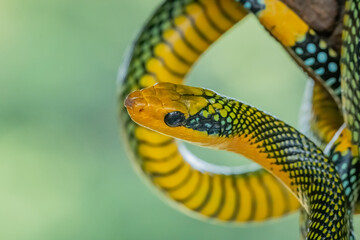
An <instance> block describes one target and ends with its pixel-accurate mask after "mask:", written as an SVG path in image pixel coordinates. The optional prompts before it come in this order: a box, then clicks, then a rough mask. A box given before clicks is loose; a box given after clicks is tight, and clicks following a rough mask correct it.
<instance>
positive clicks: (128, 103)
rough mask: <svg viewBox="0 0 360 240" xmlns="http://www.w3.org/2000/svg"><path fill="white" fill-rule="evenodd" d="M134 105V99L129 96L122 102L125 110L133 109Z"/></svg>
mask: <svg viewBox="0 0 360 240" xmlns="http://www.w3.org/2000/svg"><path fill="white" fill-rule="evenodd" d="M134 104H135V101H134V99H133V98H131V97H129V96H128V97H127V98H126V99H125V101H124V105H125V107H126V108H133V106H134Z"/></svg>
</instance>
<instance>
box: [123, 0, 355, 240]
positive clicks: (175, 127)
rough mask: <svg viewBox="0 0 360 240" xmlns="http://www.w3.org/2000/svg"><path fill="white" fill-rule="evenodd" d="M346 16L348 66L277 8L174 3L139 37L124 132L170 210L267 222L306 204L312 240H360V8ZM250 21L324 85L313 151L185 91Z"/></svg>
mask: <svg viewBox="0 0 360 240" xmlns="http://www.w3.org/2000/svg"><path fill="white" fill-rule="evenodd" d="M345 9H346V11H347V12H346V14H345V16H344V22H345V24H344V25H345V27H344V36H343V47H342V53H341V56H339V54H338V53H337V52H336V51H335V50H333V49H332V48H331V47H329V46H328V45H327V43H326V41H325V40H324V39H322V38H321V37H319V36H318V34H317V33H316V32H315V31H314V30H312V29H311V28H310V27H309V26H308V25H307V24H306V23H305V22H304V21H303V20H302V19H301V18H299V17H298V16H297V15H296V14H295V13H294V12H293V11H292V10H290V9H289V8H288V7H287V6H286V5H285V4H283V3H282V2H280V1H277V0H263V1H262V0H253V1H251V0H248V1H246V0H244V1H242V0H241V1H238V2H236V1H233V0H222V1H220V0H167V1H165V2H164V3H163V4H162V5H160V6H159V8H158V9H157V10H156V11H155V13H154V14H153V16H152V17H151V18H150V20H149V21H148V22H147V24H146V25H145V27H144V28H143V29H142V31H141V33H140V34H139V35H138V37H137V40H136V41H135V42H134V45H133V47H132V50H131V52H130V54H129V55H128V56H129V57H128V58H127V60H126V61H125V63H124V64H123V68H122V70H121V73H120V75H119V79H120V81H119V86H120V88H119V94H118V95H119V103H120V104H119V106H120V111H119V112H120V119H121V123H122V129H123V131H122V132H123V135H124V138H125V141H126V142H127V146H128V148H129V153H130V154H131V155H132V159H133V163H134V166H135V168H136V169H137V170H138V171H139V172H140V173H141V174H142V175H143V176H145V178H144V179H145V180H146V181H147V182H149V183H150V184H151V185H153V186H155V187H156V188H157V189H159V190H160V192H162V194H163V196H164V197H165V198H166V199H167V200H168V201H169V202H172V203H175V204H174V205H176V206H177V207H179V208H181V209H182V210H183V211H185V212H187V213H189V214H191V215H195V216H197V217H206V218H212V219H216V220H219V221H225V222H249V221H263V220H267V219H271V218H276V217H281V216H284V215H285V214H289V213H291V212H294V211H297V210H298V209H299V208H300V206H302V208H303V211H302V215H304V220H303V221H302V228H303V229H304V231H303V232H304V233H303V234H304V236H305V237H306V238H307V239H354V235H353V233H352V214H353V212H354V209H355V208H356V203H357V198H358V178H357V176H358V174H357V173H358V169H359V168H358V146H359V136H358V133H359V117H358V115H359V112H360V111H358V107H359V104H357V103H358V100H359V96H360V94H359V90H358V89H359V87H358V73H357V72H356V71H355V70H356V67H357V61H358V59H357V56H358V52H356V51H358V46H357V44H358V43H357V42H358V36H357V32H358V31H356V30H357V29H358V28H359V27H358V20H357V17H356V16H357V14H358V3H357V1H355V0H348V1H347V2H346V7H345ZM248 13H253V14H255V15H256V17H258V19H259V21H260V23H261V24H262V25H263V26H264V27H265V29H267V30H268V31H269V32H270V34H271V35H272V36H273V37H274V38H275V39H276V40H278V41H279V42H280V44H281V45H282V46H283V47H284V49H285V50H286V51H287V52H288V53H289V54H290V56H291V57H292V58H293V59H294V60H295V62H296V63H297V64H298V65H299V66H300V67H301V68H303V69H304V71H305V72H306V73H307V74H308V75H309V76H310V77H311V78H312V79H314V80H315V82H314V83H313V84H312V85H311V86H309V87H308V89H309V90H308V92H310V93H311V94H310V95H311V96H309V97H308V98H307V99H305V101H304V102H305V103H306V104H307V105H308V106H310V107H308V113H309V114H308V115H309V116H310V117H309V118H308V119H307V121H308V124H306V125H307V126H308V129H307V131H308V132H310V133H311V134H313V135H314V136H313V137H312V139H313V140H314V141H311V140H310V138H308V137H306V136H305V135H304V134H302V133H300V132H299V131H297V130H296V129H295V128H293V127H291V126H289V125H288V124H286V123H284V122H283V121H281V120H279V119H277V118H275V117H273V116H272V115H270V114H267V113H265V112H263V111H261V110H259V109H257V108H255V107H253V106H251V105H249V104H246V103H243V102H241V101H238V100H235V99H232V98H228V97H225V96H222V95H220V94H217V93H215V92H214V91H211V90H208V89H201V88H194V87H189V86H184V85H180V84H182V82H183V80H184V78H185V77H186V75H187V74H188V73H189V71H190V70H191V67H192V66H193V65H194V64H195V62H196V61H197V60H198V58H199V57H200V56H201V55H202V54H203V52H205V51H206V50H207V49H208V48H209V47H210V46H211V44H213V42H215V41H216V40H217V39H218V38H220V37H221V36H222V35H223V34H224V33H225V32H226V31H228V30H229V29H230V28H231V27H232V26H233V25H235V24H236V23H237V22H239V21H240V20H241V19H243V18H244V17H245V16H246V15H247V14H248ZM353 29H355V30H353ZM354 69H355V70H354ZM157 82H160V83H159V84H156V83H157ZM154 84H156V85H154ZM124 101H125V106H126V107H124V105H123V102H124ZM314 116H315V117H314ZM329 116H331V117H332V118H329ZM330 119H334V121H333V120H331V121H330ZM344 124H345V125H344ZM174 138H178V139H182V140H186V141H188V142H191V143H195V144H197V145H202V146H206V147H212V148H216V149H223V150H228V151H232V152H236V153H239V154H242V155H244V156H246V157H248V158H249V159H251V160H253V161H255V162H256V163H258V164H259V165H261V166H262V167H260V166H259V165H250V166H239V167H225V166H218V165H214V164H210V163H207V162H206V161H204V160H201V159H199V158H197V157H196V156H194V155H193V154H191V152H189V151H188V150H187V149H186V148H185V147H184V146H183V145H181V144H179V143H178V142H177V141H175V139H174ZM315 142H317V143H315ZM323 150H324V152H325V153H324V152H323Z"/></svg>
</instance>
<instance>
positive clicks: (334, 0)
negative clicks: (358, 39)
mask: <svg viewBox="0 0 360 240" xmlns="http://www.w3.org/2000/svg"><path fill="white" fill-rule="evenodd" d="M282 1H283V2H284V3H285V4H287V5H288V6H289V7H290V8H292V9H293V10H294V11H295V12H296V13H297V14H298V15H299V16H300V17H301V18H302V19H303V20H304V21H305V22H307V23H308V24H309V25H310V26H311V28H313V29H314V30H315V31H316V32H318V33H319V34H320V35H321V36H322V37H324V38H325V39H326V40H327V41H328V43H329V45H330V46H332V47H333V48H335V49H336V50H338V51H339V49H340V44H341V31H342V18H343V12H344V0H282Z"/></svg>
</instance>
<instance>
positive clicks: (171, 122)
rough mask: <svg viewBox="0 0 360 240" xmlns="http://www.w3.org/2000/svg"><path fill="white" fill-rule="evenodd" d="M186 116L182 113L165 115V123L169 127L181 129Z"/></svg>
mask: <svg viewBox="0 0 360 240" xmlns="http://www.w3.org/2000/svg"><path fill="white" fill-rule="evenodd" d="M184 120H185V115H184V114H183V113H182V112H178V111H176V112H169V113H168V114H166V115H165V118H164V121H165V123H166V125H168V126H169V127H179V126H181V125H182V124H183V122H184Z"/></svg>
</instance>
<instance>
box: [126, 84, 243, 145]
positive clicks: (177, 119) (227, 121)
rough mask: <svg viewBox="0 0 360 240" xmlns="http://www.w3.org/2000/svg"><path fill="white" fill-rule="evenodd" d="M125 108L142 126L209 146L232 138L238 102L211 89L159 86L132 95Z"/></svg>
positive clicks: (129, 96)
mask: <svg viewBox="0 0 360 240" xmlns="http://www.w3.org/2000/svg"><path fill="white" fill-rule="evenodd" d="M125 107H126V108H127V111H128V113H129V115H130V117H131V118H132V119H133V121H135V122H136V123H138V124H139V125H141V126H144V127H146V128H149V129H152V130H154V131H157V132H160V133H162V134H165V135H169V136H172V137H175V138H180V139H183V140H186V141H190V142H193V143H197V144H200V145H205V146H209V145H215V144H216V145H219V141H220V142H221V139H223V138H224V137H231V136H232V134H233V133H234V130H236V129H235V127H234V125H233V123H234V121H235V118H236V114H235V112H237V111H238V109H239V103H238V102H237V101H235V100H232V99H228V98H226V97H223V96H220V95H219V94H217V93H215V92H213V91H211V90H208V89H202V88H196V87H190V86H185V85H176V84H171V83H158V84H156V85H154V86H152V87H149V88H145V89H142V90H137V91H135V92H132V93H130V94H129V95H128V97H127V98H126V99H125Z"/></svg>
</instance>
